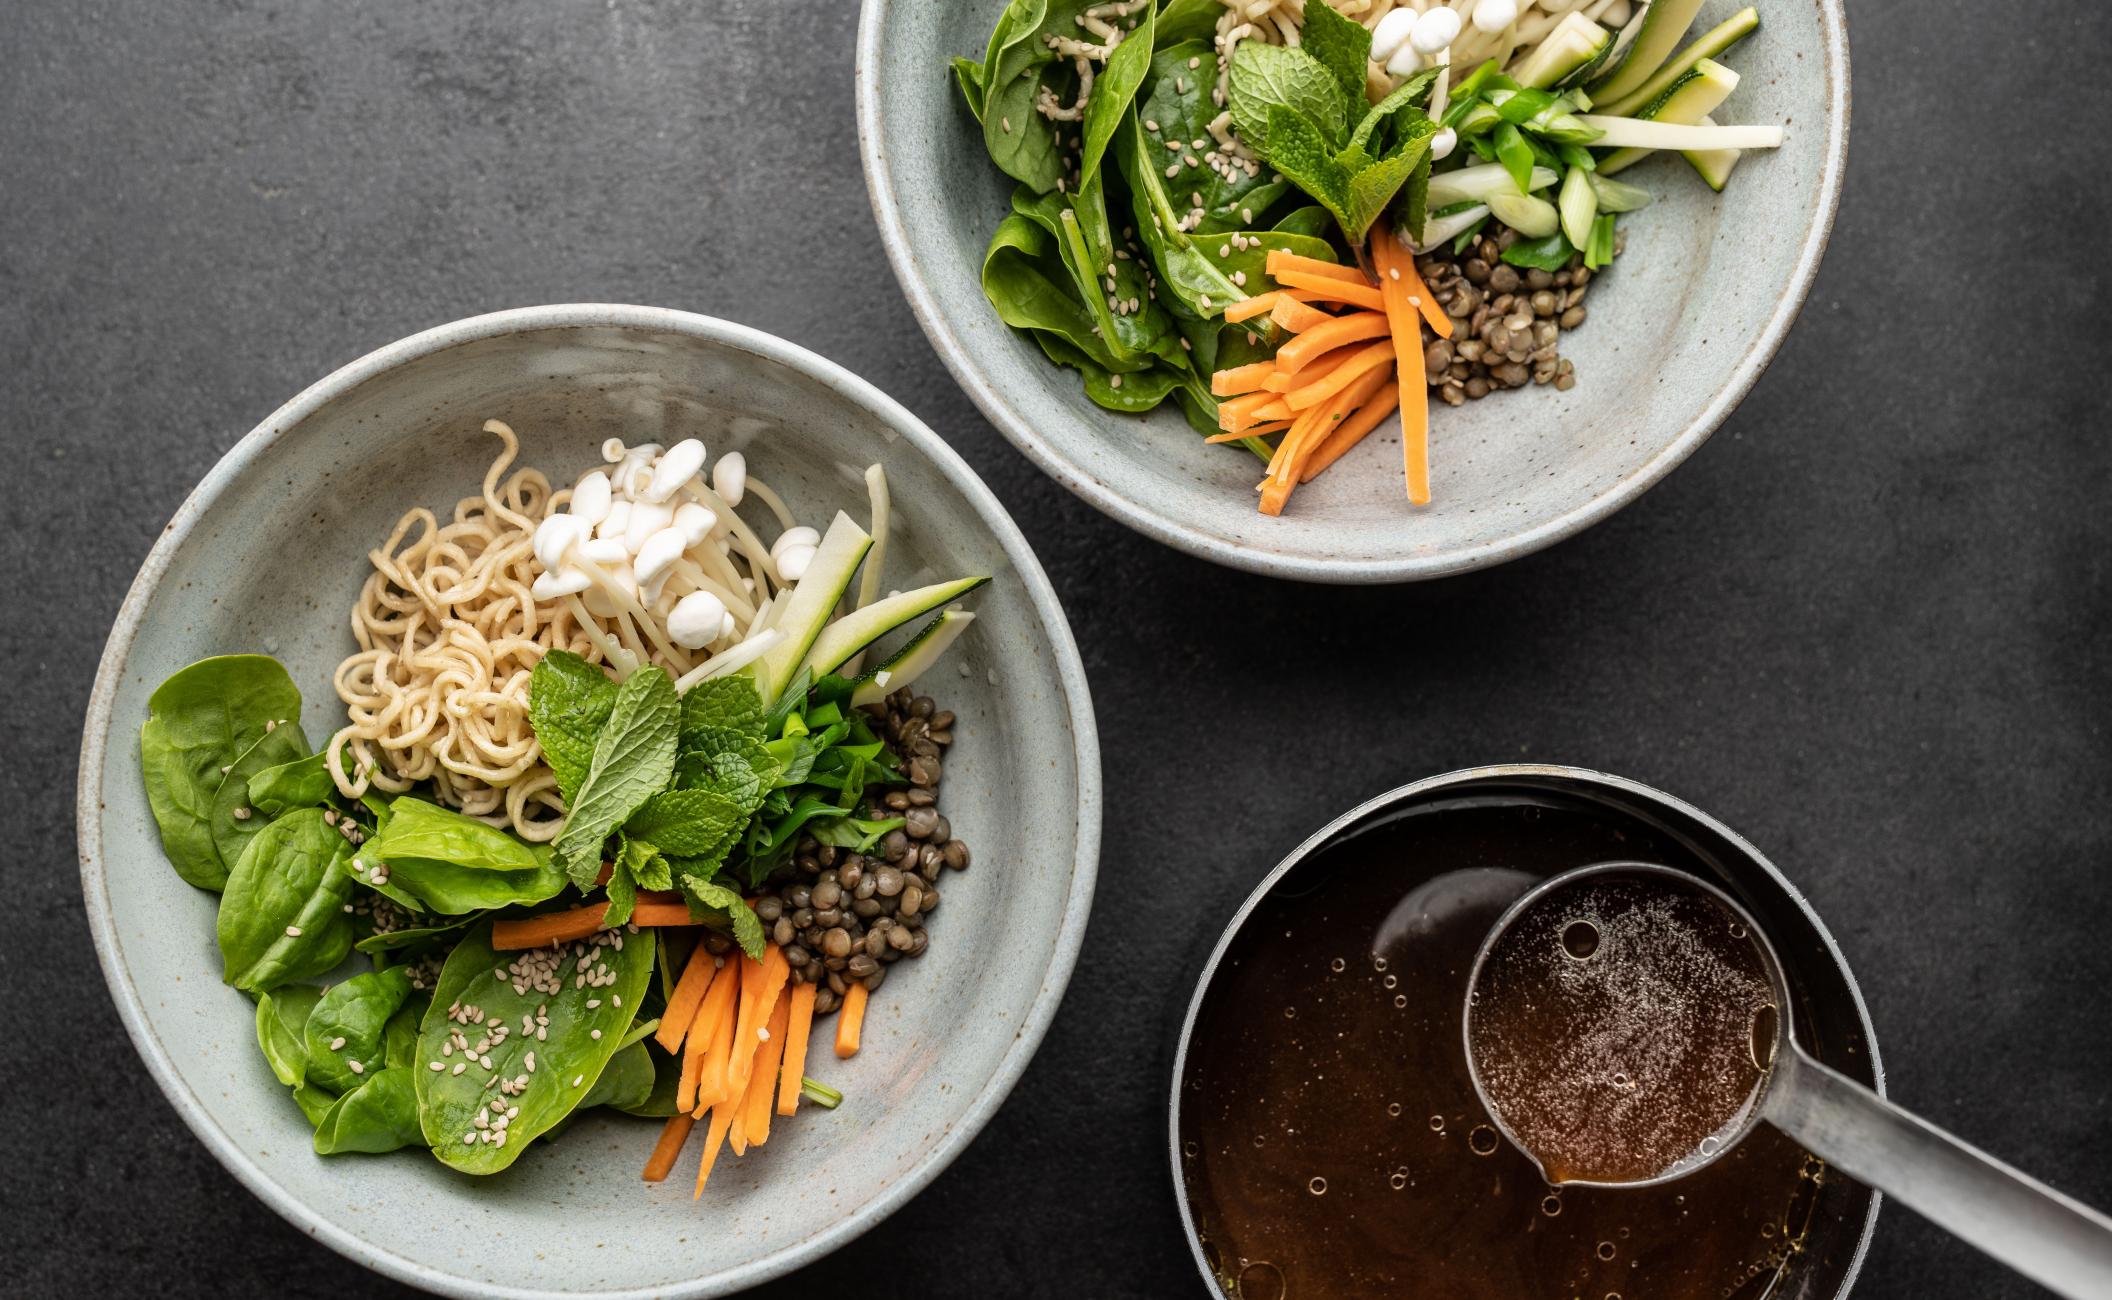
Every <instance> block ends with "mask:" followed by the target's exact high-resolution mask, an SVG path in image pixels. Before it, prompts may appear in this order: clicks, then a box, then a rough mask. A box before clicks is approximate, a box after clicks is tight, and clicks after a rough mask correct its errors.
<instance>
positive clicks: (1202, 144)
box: [1189, 140, 1215, 156]
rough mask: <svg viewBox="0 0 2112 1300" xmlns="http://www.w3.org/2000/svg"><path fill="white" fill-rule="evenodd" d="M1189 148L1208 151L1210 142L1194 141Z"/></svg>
mask: <svg viewBox="0 0 2112 1300" xmlns="http://www.w3.org/2000/svg"><path fill="white" fill-rule="evenodd" d="M1189 147H1190V148H1193V149H1208V148H1209V147H1210V142H1209V141H1208V140H1196V141H1193V142H1191V144H1190V145H1189ZM1213 156H1215V155H1213Z"/></svg>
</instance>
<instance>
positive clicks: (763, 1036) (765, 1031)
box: [755, 375, 1122, 1043]
mask: <svg viewBox="0 0 2112 1300" xmlns="http://www.w3.org/2000/svg"><path fill="white" fill-rule="evenodd" d="M1121 377H1122V376H1120V375H1116V376H1115V378H1117V379H1120V378H1121ZM755 1037H756V1039H757V1041H759V1042H765V1043H767V1042H769V1041H770V1028H769V1026H767V1025H765V1026H764V1027H763V1028H761V1029H758V1030H756V1031H755Z"/></svg>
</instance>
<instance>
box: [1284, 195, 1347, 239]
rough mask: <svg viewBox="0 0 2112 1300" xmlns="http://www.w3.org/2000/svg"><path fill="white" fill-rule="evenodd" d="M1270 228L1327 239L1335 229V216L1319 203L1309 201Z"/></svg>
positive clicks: (1289, 233) (1287, 233) (1286, 233)
mask: <svg viewBox="0 0 2112 1300" xmlns="http://www.w3.org/2000/svg"><path fill="white" fill-rule="evenodd" d="M1269 228H1270V229H1271V230H1274V231H1276V232H1278V233H1279V234H1285V235H1311V236H1312V237H1313V238H1314V239H1326V238H1327V237H1328V235H1330V234H1331V233H1333V231H1334V218H1333V217H1332V216H1331V215H1329V213H1328V211H1327V209H1326V208H1323V207H1321V206H1320V205H1319V204H1317V203H1308V204H1306V205H1305V206H1304V207H1302V208H1293V209H1292V210H1291V211H1290V212H1288V213H1286V214H1284V216H1283V217H1282V218H1281V219H1279V220H1278V221H1277V222H1276V224H1275V225H1273V226H1271V227H1269Z"/></svg>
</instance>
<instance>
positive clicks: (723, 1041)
mask: <svg viewBox="0 0 2112 1300" xmlns="http://www.w3.org/2000/svg"><path fill="white" fill-rule="evenodd" d="M733 1026H734V1013H733V1010H732V1008H731V1007H730V1006H729V1008H728V1009H727V1012H726V1014H725V1015H723V1016H721V1017H719V1020H718V1023H717V1024H716V1025H715V1026H714V1027H713V1029H712V1031H711V1033H710V1034H709V1035H706V1036H705V1041H706V1042H707V1043H709V1044H710V1046H708V1047H707V1048H706V1049H705V1051H704V1063H703V1066H702V1067H701V1073H700V1074H699V1075H698V1076H697V1098H696V1101H697V1104H696V1109H695V1110H693V1111H691V1112H690V1113H691V1114H692V1115H695V1116H696V1117H697V1118H699V1119H702V1118H703V1117H704V1111H705V1109H706V1108H707V1107H710V1106H716V1105H718V1104H719V1103H720V1102H722V1101H725V1100H726V1099H727V1097H728V1095H729V1094H730V1093H731V1092H732V1091H733V1090H732V1089H731V1088H728V1087H727V1086H726V1077H727V1072H728V1070H729V1068H730V1066H731V1063H732V1060H733V1032H734V1030H733ZM677 1100H678V1101H679V1098H678V1099H677Z"/></svg>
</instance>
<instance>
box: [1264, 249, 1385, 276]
mask: <svg viewBox="0 0 2112 1300" xmlns="http://www.w3.org/2000/svg"><path fill="white" fill-rule="evenodd" d="M1262 268H1263V269H1264V270H1266V271H1267V272H1268V273H1269V275H1270V276H1271V277H1272V278H1274V279H1278V280H1281V279H1282V278H1283V273H1284V272H1285V271H1296V272H1303V273H1304V274H1307V275H1324V276H1328V277H1330V278H1333V279H1336V280H1347V281H1349V282H1350V283H1352V284H1370V283H1371V281H1369V280H1366V279H1365V278H1364V273H1363V272H1362V271H1359V270H1358V269H1357V268H1356V267H1354V266H1344V265H1342V264H1341V263H1340V262H1323V261H1321V260H1320V259H1319V258H1317V257H1307V256H1305V255H1304V254H1302V253H1294V252H1292V251H1291V250H1289V249H1288V248H1272V249H1270V250H1269V255H1268V257H1267V258H1266V259H1265V260H1264V261H1263V262H1262Z"/></svg>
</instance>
